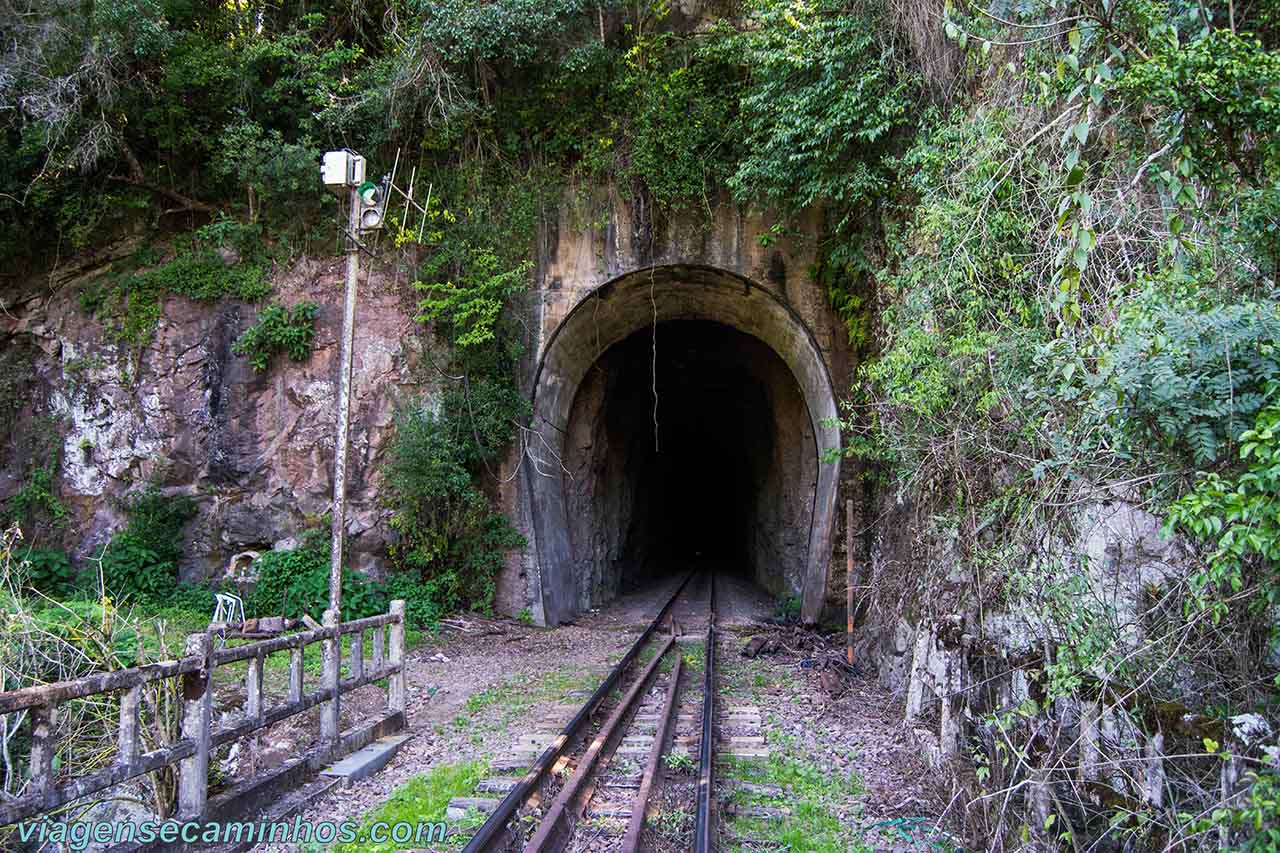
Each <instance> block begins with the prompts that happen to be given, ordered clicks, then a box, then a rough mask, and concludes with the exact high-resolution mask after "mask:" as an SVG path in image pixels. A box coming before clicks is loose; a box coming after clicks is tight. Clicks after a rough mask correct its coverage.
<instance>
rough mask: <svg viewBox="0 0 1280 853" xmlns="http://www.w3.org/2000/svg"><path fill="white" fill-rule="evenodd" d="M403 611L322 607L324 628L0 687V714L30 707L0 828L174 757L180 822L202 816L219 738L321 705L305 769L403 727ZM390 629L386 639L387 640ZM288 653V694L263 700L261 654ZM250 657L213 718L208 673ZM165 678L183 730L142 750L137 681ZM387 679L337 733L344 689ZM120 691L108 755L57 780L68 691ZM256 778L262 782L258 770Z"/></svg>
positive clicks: (205, 640)
mask: <svg viewBox="0 0 1280 853" xmlns="http://www.w3.org/2000/svg"><path fill="white" fill-rule="evenodd" d="M404 613H405V604H404V602H403V601H399V600H397V601H393V602H391V608H390V612H388V613H385V614H382V615H379V616H370V617H369V618H367V619H357V620H355V621H352V622H343V623H339V622H338V621H337V618H336V617H335V616H334V614H333V612H332V611H325V615H324V621H323V623H322V627H320V628H318V629H316V630H313V631H304V632H301V633H296V634H288V635H285V636H281V637H275V638H272V639H269V640H259V641H257V642H253V643H248V644H246V645H242V646H234V647H229V648H223V649H219V650H217V651H215V650H214V648H213V635H211V634H210V633H207V632H206V633H201V634H192V635H190V636H189V637H188V638H187V645H186V650H185V654H184V656H183V657H182V658H181V659H180V660H170V661H163V662H161V663H154V664H149V665H147V666H139V667H134V668H132V669H122V670H118V671H116V672H108V673H102V674H100V675H91V676H86V677H84V678H78V679H75V680H74V681H61V682H57V683H54V684H45V685H40V686H36V687H25V688H22V689H20V690H13V691H10V692H8V693H0V715H6V714H13V713H17V712H20V711H24V710H29V712H30V714H31V752H30V768H31V773H30V777H31V778H30V782H29V784H28V785H27V787H26V789H25V790H24V791H23V793H22V795H21V796H19V797H16V798H12V799H7V800H5V799H0V826H4V825H7V824H11V823H16V822H18V821H22V820H27V819H30V818H32V817H36V816H38V815H41V814H45V813H47V812H50V811H53V810H54V809H57V808H59V807H60V806H63V805H65V804H67V803H70V802H72V801H73V800H77V799H80V798H82V797H86V796H89V795H91V794H94V793H97V792H99V791H103V790H106V789H107V788H110V787H112V786H114V785H118V784H120V783H121V782H124V781H127V780H129V779H132V778H134V777H137V776H141V775H142V774H144V773H150V772H153V771H156V770H159V769H161V768H163V767H166V766H168V765H171V764H177V765H178V773H177V779H178V803H177V816H178V817H179V818H180V819H182V820H201V819H204V818H207V817H209V815H210V808H209V792H208V777H209V755H210V752H211V751H212V750H213V749H215V748H217V747H220V746H223V745H224V744H227V743H230V742H232V741H235V740H238V739H239V738H242V737H244V736H245V735H248V734H251V733H252V732H255V731H258V730H259V729H263V728H266V727H267V726H270V725H273V724H275V723H278V722H279V721H281V720H284V719H286V718H288V717H292V716H294V715H295V714H300V713H302V712H304V711H306V710H308V709H310V708H313V707H315V706H317V705H319V706H320V743H319V746H318V747H316V748H315V749H314V750H312V751H311V753H309V754H308V755H307V756H305V759H306V761H305V762H304V763H305V764H306V765H307V766H308V767H312V766H314V765H316V763H317V762H323V761H330V760H333V759H336V758H338V757H340V756H341V755H342V754H345V753H346V752H350V751H352V750H353V749H356V748H359V747H360V746H362V745H363V744H364V743H367V742H368V741H369V740H371V739H372V738H373V737H374V736H378V735H381V734H387V733H390V732H392V731H396V730H398V729H400V728H403V727H404V710H405V696H406V692H405V677H404V629H405V623H404ZM366 632H367V633H369V634H371V635H372V656H371V660H369V661H368V662H367V663H366V661H365V655H364V652H365V634H366ZM388 635H389V640H390V642H389V644H388V643H386V642H384V640H385V639H387V637H388ZM344 636H350V637H351V640H350V653H349V656H348V658H347V671H348V675H347V677H345V678H344V677H342V638H343V637H344ZM312 643H321V644H322V646H321V651H322V661H323V672H322V676H321V682H322V683H321V685H320V687H319V688H318V689H316V690H312V691H311V692H307V690H306V685H305V684H304V671H303V650H304V649H305V648H306V647H307V646H308V645H310V644H312ZM286 651H287V652H288V653H289V686H288V696H287V698H286V700H285V701H284V702H283V703H282V704H278V705H275V706H274V707H267V702H266V697H265V695H264V693H263V682H262V676H263V671H264V669H265V664H266V660H267V656H268V655H271V654H274V653H281V652H286ZM242 661H247V663H248V670H247V672H246V675H245V704H244V711H243V714H242V715H241V716H240V718H239V719H233V720H232V721H230V722H229V723H227V724H226V725H222V726H215V725H214V724H213V673H214V671H215V670H216V669H217V668H218V667H220V666H227V665H229V664H233V663H237V662H242ZM165 678H179V679H181V696H182V720H181V737H180V738H179V739H178V740H177V742H175V743H173V744H170V745H167V746H163V747H160V748H158V749H154V750H151V751H149V752H141V751H140V738H139V731H138V728H139V725H138V724H139V717H138V712H139V705H140V700H141V696H142V688H143V686H144V685H146V684H148V683H150V682H153V681H157V680H160V679H165ZM384 678H385V679H387V710H386V712H385V714H384V715H383V716H382V717H381V718H379V719H378V720H376V721H374V722H373V723H372V724H370V725H367V726H365V727H364V728H362V729H360V730H358V731H352V732H348V733H345V734H344V733H342V732H341V731H340V726H339V709H340V705H341V697H342V694H344V693H348V692H350V691H352V690H355V689H357V688H359V687H363V686H364V685H366V684H372V683H373V682H376V681H380V680H382V679H384ZM116 692H120V693H121V695H120V699H119V702H120V717H119V720H120V721H119V733H118V736H117V739H116V755H115V760H114V761H113V762H112V763H111V764H110V765H109V766H107V767H105V768H103V769H101V770H97V771H94V772H92V773H88V774H85V775H82V776H74V777H71V778H65V779H63V778H58V777H56V776H55V773H54V767H53V758H54V754H55V753H56V751H57V734H56V732H57V719H58V706H59V705H60V704H62V703H64V702H68V701H71V700H75V699H84V698H86V697H89V696H94V695H97V694H102V693H116ZM262 781H268V780H266V779H265V778H264V779H263V780H262Z"/></svg>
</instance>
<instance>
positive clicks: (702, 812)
mask: <svg viewBox="0 0 1280 853" xmlns="http://www.w3.org/2000/svg"><path fill="white" fill-rule="evenodd" d="M708 582H709V583H710V586H711V588H710V596H709V597H710V602H711V607H710V612H709V614H708V616H707V646H706V649H705V651H704V652H703V666H702V738H701V740H702V742H701V743H700V744H699V746H698V809H697V813H696V815H695V817H694V823H693V853H710V851H711V849H712V845H711V806H712V798H713V795H714V789H713V786H714V782H715V777H714V774H713V768H712V762H713V759H714V757H715V743H714V740H713V738H714V737H715V731H714V726H713V725H712V724H713V722H714V720H715V667H716V577H715V574H711V575H710V576H709V577H708Z"/></svg>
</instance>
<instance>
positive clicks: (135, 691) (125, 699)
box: [116, 684, 142, 766]
mask: <svg viewBox="0 0 1280 853" xmlns="http://www.w3.org/2000/svg"><path fill="white" fill-rule="evenodd" d="M141 699H142V685H141V684H135V685H134V686H133V687H130V688H129V689H128V690H126V691H125V693H124V695H123V696H121V697H120V734H119V735H118V737H117V738H116V762H117V763H119V764H124V765H126V766H128V765H130V764H133V763H134V762H135V761H137V760H138V705H139V703H140V702H141Z"/></svg>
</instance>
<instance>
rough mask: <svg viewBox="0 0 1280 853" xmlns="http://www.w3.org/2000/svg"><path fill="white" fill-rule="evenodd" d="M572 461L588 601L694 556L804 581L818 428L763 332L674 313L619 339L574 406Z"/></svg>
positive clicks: (694, 563) (772, 582)
mask: <svg viewBox="0 0 1280 853" xmlns="http://www.w3.org/2000/svg"><path fill="white" fill-rule="evenodd" d="M565 467H566V468H567V469H568V470H569V472H570V473H571V475H572V483H571V485H569V486H568V488H567V499H568V504H569V525H570V531H569V532H570V543H571V547H572V549H573V557H574V561H575V563H576V566H575V574H576V575H577V576H578V577H579V578H581V579H582V580H583V581H585V582H586V583H587V584H588V586H589V589H590V594H591V598H592V603H593V604H594V603H599V602H601V601H605V600H608V599H610V598H612V597H613V596H614V595H616V594H618V593H620V592H628V591H630V590H631V589H634V588H636V587H638V586H643V585H647V584H649V583H651V582H653V581H654V580H657V579H658V578H660V577H663V576H666V575H668V574H670V573H672V572H681V571H685V570H686V569H688V568H708V569H712V570H715V571H718V572H722V573H728V574H733V575H738V576H741V577H743V578H745V579H749V580H752V581H753V582H755V583H756V584H757V585H758V586H760V587H762V588H764V589H765V590H767V591H768V592H769V593H771V594H773V595H775V596H781V595H787V594H796V595H798V594H799V593H800V591H801V589H802V587H803V583H804V569H805V560H806V556H807V552H808V544H809V543H808V534H809V516H810V514H811V513H812V494H813V486H814V484H815V480H816V477H817V455H816V449H815V445H814V436H813V430H812V428H811V426H810V423H809V416H808V411H807V409H806V407H805V403H804V398H803V396H802V395H801V393H800V389H799V387H798V386H797V385H796V382H795V378H794V377H793V376H791V373H790V371H789V370H788V369H787V366H786V365H785V364H784V363H783V361H782V360H781V359H780V358H779V357H778V356H777V354H775V353H774V352H773V351H772V350H770V349H769V348H768V347H767V346H765V345H764V344H763V343H761V342H760V341H759V340H758V339H756V338H753V337H751V336H750V335H747V334H744V333H743V332H740V331H738V330H736V329H734V328H732V327H730V326H725V325H722V324H720V323H715V322H712V321H707V320H672V321H668V322H665V323H659V324H657V325H653V326H651V327H649V328H647V329H641V330H639V331H637V332H634V333H632V334H631V335H630V336H629V337H627V338H626V339H624V340H622V341H620V342H619V343H617V344H614V345H613V346H612V347H610V348H609V349H608V350H607V351H606V352H605V353H604V354H603V355H602V356H600V358H599V359H598V360H597V361H596V363H595V364H594V365H593V366H592V368H591V370H590V371H588V373H587V375H586V377H585V378H584V380H583V382H582V385H581V387H580V388H579V390H578V393H577V395H576V397H575V400H574V404H573V407H572V408H571V409H570V415H569V435H568V441H567V447H566V455H565Z"/></svg>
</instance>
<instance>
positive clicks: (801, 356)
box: [525, 264, 840, 625]
mask: <svg viewBox="0 0 1280 853" xmlns="http://www.w3.org/2000/svg"><path fill="white" fill-rule="evenodd" d="M689 320H692V321H707V322H711V323H715V324H719V325H722V326H727V327H729V328H731V329H734V330H737V331H738V332H741V333H743V334H745V335H747V336H749V337H751V338H754V339H756V340H758V341H759V342H761V343H762V344H764V345H765V346H766V347H767V348H768V349H769V350H771V351H772V353H773V354H775V355H776V356H777V357H778V358H779V359H780V360H781V361H782V363H783V364H784V365H785V366H786V368H787V369H788V370H789V371H790V373H791V376H792V378H794V380H795V383H796V385H797V386H798V389H799V392H800V395H801V397H802V399H803V402H804V406H805V408H806V409H807V415H808V420H809V424H810V426H811V428H812V431H813V452H814V453H815V454H816V456H817V459H816V460H815V462H816V472H817V477H816V482H815V485H814V488H813V494H812V509H811V511H810V512H809V513H808V515H809V525H808V527H809V529H808V535H807V553H806V556H805V560H804V578H803V590H802V611H801V612H802V617H803V618H804V620H805V621H807V622H814V621H817V619H818V617H819V615H820V612H821V609H822V602H823V598H824V596H825V592H826V584H827V570H828V566H829V563H830V555H831V537H832V530H833V525H834V518H835V505H836V493H837V488H838V484H839V463H838V461H837V462H832V463H829V464H826V463H823V462H822V457H823V455H824V453H825V451H827V450H829V449H832V448H837V447H839V446H840V433H839V427H838V425H837V423H838V422H837V417H838V410H837V408H836V400H835V394H834V392H833V388H832V382H831V375H830V372H829V370H828V368H827V364H826V361H825V360H824V358H823V355H822V352H821V350H820V349H819V347H818V345H817V342H816V340H815V339H814V336H813V334H812V332H811V331H810V330H809V328H808V327H807V326H806V324H805V323H804V321H803V320H802V319H801V318H800V317H799V316H798V315H797V313H796V312H795V311H794V310H793V309H792V308H791V307H790V306H789V305H788V304H787V303H785V302H784V301H783V300H782V299H780V298H779V297H778V296H777V295H775V294H774V293H772V292H771V291H769V290H768V289H766V288H764V287H762V286H760V285H759V284H757V283H755V282H753V281H751V280H750V279H748V278H746V277H744V276H741V275H738V274H736V273H733V272H730V271H727V270H723V269H719V268H715V267H709V266H701V265H684V264H679V265H663V266H654V267H647V268H641V269H637V270H634V271H631V272H628V273H625V274H623V275H620V276H618V277H616V278H614V279H611V280H610V281H607V282H605V283H604V284H602V285H600V286H599V287H597V288H596V289H594V290H593V291H592V292H591V293H590V294H589V295H588V296H586V297H585V298H584V299H582V300H581V301H580V302H579V303H578V304H577V305H576V306H574V308H573V309H572V310H571V311H570V312H569V314H568V315H567V316H566V317H565V318H564V319H563V320H562V321H561V322H560V323H559V324H558V325H557V327H556V329H555V331H554V332H553V333H552V334H551V336H550V338H549V339H548V342H547V344H546V346H545V348H544V349H543V352H542V355H541V357H540V358H539V360H538V365H537V368H536V371H535V373H534V383H533V391H532V408H533V417H532V427H533V429H534V431H535V432H537V433H538V434H539V436H540V438H539V440H538V442H537V443H540V444H542V447H541V448H538V447H533V448H532V449H531V450H532V452H534V453H536V454H537V455H539V456H541V457H543V460H542V464H538V465H526V466H525V477H526V483H527V486H528V494H529V495H530V513H531V515H530V522H531V528H532V529H531V531H530V532H531V533H532V534H533V535H532V536H531V537H530V538H531V540H532V541H531V542H530V545H531V546H532V549H533V555H534V557H535V560H536V567H535V579H534V583H533V594H534V596H535V598H536V599H538V600H539V601H538V603H540V604H541V605H542V617H543V619H544V621H545V622H546V624H548V625H555V624H559V623H561V622H563V621H566V620H567V619H569V618H571V617H572V616H573V615H574V614H575V613H577V612H579V611H580V610H581V609H582V608H583V607H584V606H585V604H586V603H585V602H583V601H582V600H581V599H580V596H579V594H578V589H577V584H576V582H575V577H574V560H573V552H572V542H571V541H570V533H569V523H568V521H569V510H568V506H569V503H568V499H567V488H568V486H569V483H568V478H567V477H566V472H565V471H564V469H563V468H562V467H561V466H560V465H559V464H556V463H555V462H553V461H550V459H555V460H559V459H563V458H564V455H565V450H566V436H567V435H568V427H569V420H570V413H571V410H572V408H573V405H574V400H575V397H576V396H577V394H578V390H579V388H580V386H581V385H582V384H583V380H584V378H585V377H586V375H587V373H588V371H589V370H591V369H592V367H593V366H594V365H595V364H596V362H597V361H598V360H599V359H600V358H601V356H602V355H603V354H604V353H605V352H606V351H608V350H609V349H610V347H612V346H613V345H615V344H618V343H620V342H622V341H624V340H625V339H627V338H628V337H630V336H632V335H633V334H635V333H636V332H638V331H640V330H643V329H645V328H648V327H651V326H654V325H657V324H663V323H668V322H672V321H689Z"/></svg>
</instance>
